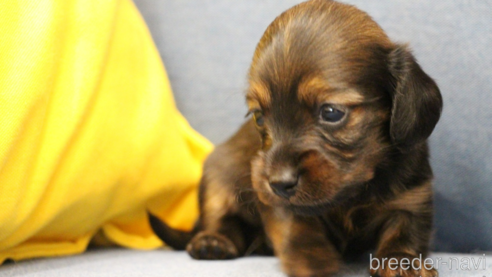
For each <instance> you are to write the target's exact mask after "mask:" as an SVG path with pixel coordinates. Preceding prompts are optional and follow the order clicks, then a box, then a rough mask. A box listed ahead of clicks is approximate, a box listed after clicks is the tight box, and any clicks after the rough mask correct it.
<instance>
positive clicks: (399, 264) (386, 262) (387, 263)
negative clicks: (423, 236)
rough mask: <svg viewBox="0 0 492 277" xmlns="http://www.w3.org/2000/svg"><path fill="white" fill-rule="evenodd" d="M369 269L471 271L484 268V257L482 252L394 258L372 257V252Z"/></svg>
mask: <svg viewBox="0 0 492 277" xmlns="http://www.w3.org/2000/svg"><path fill="white" fill-rule="evenodd" d="M369 259H370V264H369V266H370V269H371V270H378V269H380V268H381V269H385V267H387V268H389V269H391V270H397V269H399V268H400V269H403V270H409V269H413V270H416V271H417V270H421V269H422V267H424V268H425V269H427V270H431V269H432V268H434V269H436V270H439V267H441V268H445V267H447V269H449V270H463V271H471V270H486V257H485V254H483V256H482V257H461V258H458V257H450V258H448V259H445V260H443V259H442V258H440V257H437V258H435V259H431V258H426V259H423V258H422V254H420V255H419V257H417V258H414V259H408V258H403V259H400V260H398V259H396V258H381V259H378V258H374V257H373V256H372V254H370V257H369Z"/></svg>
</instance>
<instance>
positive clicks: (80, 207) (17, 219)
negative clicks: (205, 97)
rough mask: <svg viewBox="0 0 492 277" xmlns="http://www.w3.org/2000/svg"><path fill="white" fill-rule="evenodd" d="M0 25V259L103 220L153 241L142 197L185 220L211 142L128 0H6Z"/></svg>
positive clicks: (63, 241) (110, 227) (61, 248)
mask: <svg viewBox="0 0 492 277" xmlns="http://www.w3.org/2000/svg"><path fill="white" fill-rule="evenodd" d="M0 26H1V28H0V39H1V43H0V262H2V261H3V260H5V259H6V258H13V259H16V260H18V259H25V258H31V257H41V256H55V255H64V254H73V253H78V252H82V251H83V250H84V249H85V247H86V246H87V243H88V241H89V240H90V238H91V236H93V235H94V233H95V232H96V231H97V230H98V229H99V228H102V230H103V231H104V233H105V234H106V236H107V237H108V238H109V239H111V240H112V241H114V242H116V243H118V244H120V245H123V246H126V247H132V248H139V249H149V248H155V247H158V246H160V245H161V242H160V241H159V240H158V239H157V237H155V236H154V235H153V234H152V232H151V229H150V227H149V225H148V222H147V218H146V213H145V211H146V209H147V208H149V209H150V210H152V211H153V212H154V213H157V214H158V215H159V216H160V217H161V218H162V219H164V220H166V221H167V222H168V223H169V224H170V225H171V226H173V227H175V228H180V229H189V228H191V227H192V225H193V223H194V220H195V218H196V216H197V201H196V198H197V189H196V188H197V185H198V182H199V178H200V175H201V165H202V162H203V160H204V158H205V157H206V155H207V154H208V153H209V152H210V151H211V149H212V145H211V144H210V143H209V142H208V141H207V140H205V139H204V138H203V137H201V136H200V135H199V134H197V133H195V132H194V131H193V130H192V129H191V127H190V126H189V125H188V123H187V122H186V120H185V119H184V118H183V117H182V116H181V115H180V114H179V112H178V111H177V109H176V107H175V104H174V100H173V97H172V94H171V89H170V86H169V83H168V80H167V76H166V73H165V71H164V67H163V65H162V63H161V61H160V58H159V54H158V52H157V51H156V49H155V46H154V45H153V42H152V39H151V36H150V34H149V32H148V30H147V29H146V27H145V24H144V22H143V20H142V18H141V16H140V15H139V13H138V11H137V9H136V8H135V6H134V5H133V3H132V2H131V1H129V0H104V1H101V0H36V1H31V0H25V1H3V2H2V4H1V5H0Z"/></svg>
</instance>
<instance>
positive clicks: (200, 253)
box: [186, 232, 238, 260]
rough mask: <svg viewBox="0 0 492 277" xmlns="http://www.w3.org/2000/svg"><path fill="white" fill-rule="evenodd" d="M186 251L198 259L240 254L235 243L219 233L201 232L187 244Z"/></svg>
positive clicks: (216, 258)
mask: <svg viewBox="0 0 492 277" xmlns="http://www.w3.org/2000/svg"><path fill="white" fill-rule="evenodd" d="M186 251H188V254H190V256H191V257H192V258H194V259H197V260H226V259H234V258H236V257H237V256H238V250H237V248H236V246H235V245H234V243H232V241H231V240H230V239H228V238H227V237H226V236H224V235H221V234H218V233H209V232H200V233H198V234H197V235H196V236H195V237H194V238H193V239H192V240H191V241H190V242H189V243H188V245H187V246H186Z"/></svg>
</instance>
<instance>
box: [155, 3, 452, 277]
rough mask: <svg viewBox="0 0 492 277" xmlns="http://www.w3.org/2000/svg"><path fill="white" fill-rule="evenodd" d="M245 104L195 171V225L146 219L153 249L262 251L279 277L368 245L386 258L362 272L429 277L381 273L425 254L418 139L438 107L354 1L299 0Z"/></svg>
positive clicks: (269, 36) (318, 269)
mask: <svg viewBox="0 0 492 277" xmlns="http://www.w3.org/2000/svg"><path fill="white" fill-rule="evenodd" d="M246 99H247V103H248V106H249V110H250V113H251V114H252V115H253V120H250V121H248V122H247V123H245V124H244V125H243V126H242V127H241V129H240V130H239V131H238V133H237V134H236V135H234V136H233V137H232V138H231V139H230V140H229V141H227V142H226V143H224V144H223V145H220V146H218V147H217V148H216V150H215V151H214V152H213V153H212V154H211V155H210V157H209V158H208V160H207V161H206V163H205V168H204V169H205V170H204V176H203V179H202V183H201V186H200V208H201V215H200V220H199V224H198V226H197V230H196V231H195V232H194V233H192V234H185V233H179V232H176V231H172V230H170V229H169V228H167V227H166V226H165V225H164V224H162V223H161V222H160V221H159V220H158V219H157V218H155V217H152V216H151V224H152V226H153V228H154V230H155V231H156V233H157V234H158V235H160V237H161V238H162V239H163V240H164V241H166V242H167V243H169V244H170V245H171V246H174V247H176V248H184V246H185V244H186V242H187V240H189V239H191V236H192V235H194V236H193V238H192V239H191V241H190V242H189V243H188V244H187V247H186V249H187V251H188V252H189V254H190V255H191V256H192V257H194V258H196V259H226V258H235V257H238V256H241V255H245V254H249V253H252V252H255V251H256V252H265V251H268V248H269V247H272V248H273V251H274V253H275V255H277V256H278V257H279V258H280V260H281V263H282V266H283V270H284V271H285V272H286V273H287V274H288V275H290V276H329V275H330V274H332V273H335V272H337V270H338V269H339V267H340V262H341V261H342V260H343V259H344V258H349V257H352V256H354V255H359V254H361V253H364V251H368V250H371V249H374V251H375V252H374V254H373V256H374V257H376V258H378V259H379V261H383V258H386V260H384V262H383V264H384V269H383V268H382V266H380V267H379V269H372V270H371V275H379V276H382V277H390V276H391V277H393V276H420V275H421V276H424V277H427V276H436V275H437V272H436V271H435V270H433V269H431V270H427V269H425V268H423V269H422V270H420V271H419V270H412V269H411V268H410V269H408V270H405V269H404V268H401V267H398V266H397V267H394V266H392V267H391V268H390V267H389V266H388V261H389V259H391V258H395V259H396V260H398V261H402V259H403V262H404V263H405V259H409V260H412V259H413V258H415V257H418V256H419V255H420V254H423V256H424V257H425V255H426V254H427V252H428V244H429V237H430V234H431V227H432V187H431V181H432V171H431V167H430V165H429V161H428V149H427V142H426V140H427V138H428V137H429V135H430V134H431V132H432V130H433V129H434V126H435V125H436V123H437V121H438V120H439V116H440V112H441V107H442V99H441V95H440V92H439V89H438V87H437V86H436V84H435V82H434V81H433V80H432V79H431V78H430V77H429V76H428V75H427V74H425V73H424V72H423V71H422V69H421V68H420V66H419V65H418V64H417V62H416V61H415V59H414V57H413V56H412V54H411V53H410V52H409V51H408V50H407V49H406V47H405V46H401V45H396V44H394V43H392V42H391V41H390V40H389V39H388V37H387V36H386V35H385V33H384V32H383V31H382V29H381V28H380V27H379V26H378V25H377V24H376V23H375V22H374V21H373V20H372V19H371V18H370V17H369V16H368V15H367V14H366V13H364V12H362V11H360V10H358V9H356V8H354V7H352V6H349V5H345V4H340V3H337V2H333V1H328V0H312V1H308V2H305V3H302V4H300V5H297V6H295V7H293V8H291V9H289V10H288V11H286V12H284V13H283V14H281V15H280V16H279V17H278V18H276V19H275V21H274V22H273V23H272V24H271V25H270V26H269V27H268V29H267V30H266V32H265V34H264V35H263V37H262V39H261V41H260V42H259V44H258V47H257V48H256V52H255V55H254V58H253V62H252V65H251V69H250V72H249V90H248V93H247V96H246ZM262 242H266V244H262ZM398 264H400V263H398ZM392 268H393V269H392Z"/></svg>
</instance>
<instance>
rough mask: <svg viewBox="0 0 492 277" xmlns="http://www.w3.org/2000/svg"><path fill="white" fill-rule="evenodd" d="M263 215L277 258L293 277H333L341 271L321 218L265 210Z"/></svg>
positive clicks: (337, 257) (270, 209) (337, 254)
mask: <svg viewBox="0 0 492 277" xmlns="http://www.w3.org/2000/svg"><path fill="white" fill-rule="evenodd" d="M260 214H261V216H262V220H263V224H264V226H265V231H266V233H267V235H268V237H269V238H270V240H271V242H272V244H273V248H274V252H275V255H276V256H277V257H279V259H280V261H281V263H282V267H283V270H284V272H285V273H287V274H288V275H289V276H330V275H331V274H333V273H335V272H337V271H338V270H339V265H340V260H341V258H340V255H339V253H338V252H337V251H336V249H335V247H334V246H333V245H332V244H331V243H330V242H329V241H328V239H327V237H326V235H325V231H324V227H323V225H322V223H321V222H320V221H319V219H318V218H316V217H312V218H308V217H301V216H296V215H294V214H292V213H290V212H288V211H285V210H283V209H282V208H272V207H265V206H263V207H262V208H261V213H260Z"/></svg>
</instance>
